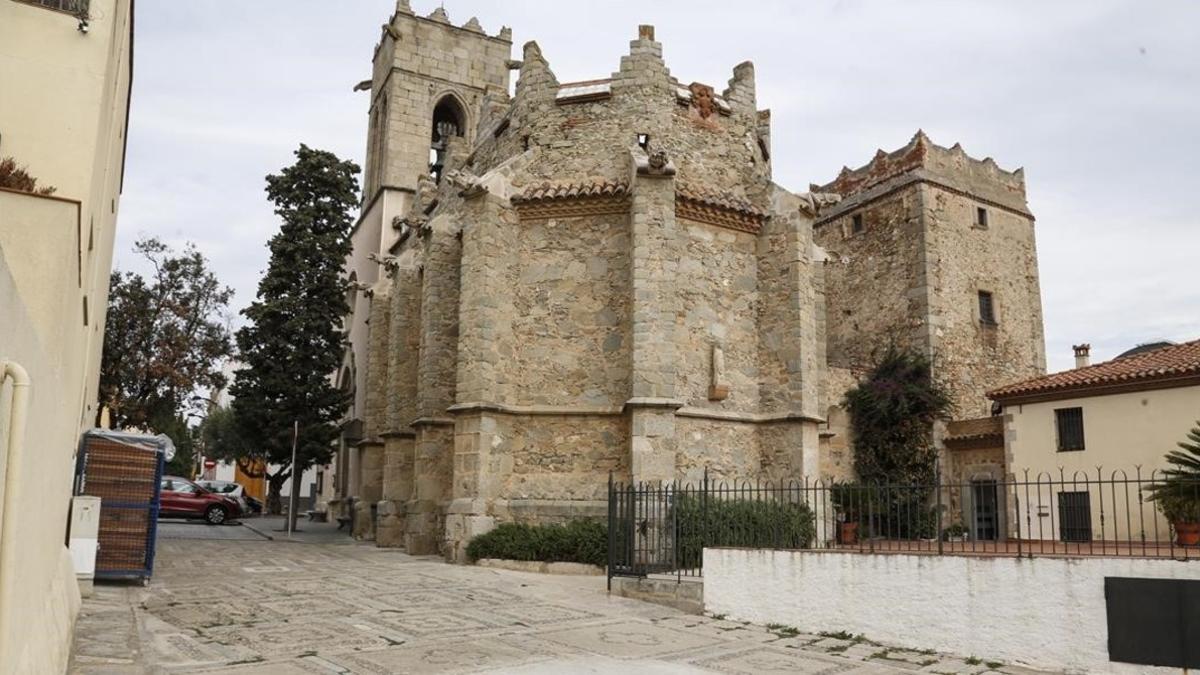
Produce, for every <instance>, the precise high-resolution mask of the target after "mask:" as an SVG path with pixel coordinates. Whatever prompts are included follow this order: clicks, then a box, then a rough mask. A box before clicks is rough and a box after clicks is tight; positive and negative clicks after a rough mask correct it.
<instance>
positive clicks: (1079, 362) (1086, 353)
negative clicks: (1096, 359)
mask: <svg viewBox="0 0 1200 675" xmlns="http://www.w3.org/2000/svg"><path fill="white" fill-rule="evenodd" d="M1071 349H1074V350H1075V367H1076V368H1084V367H1087V366H1090V365H1091V364H1092V359H1091V356H1090V355H1091V352H1092V346H1091V345H1089V344H1087V343H1084V344H1081V345H1073V346H1072V347H1071Z"/></svg>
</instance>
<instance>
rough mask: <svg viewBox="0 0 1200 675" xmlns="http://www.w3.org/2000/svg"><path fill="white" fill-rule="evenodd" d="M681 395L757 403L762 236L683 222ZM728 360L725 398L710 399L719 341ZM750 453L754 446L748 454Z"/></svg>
mask: <svg viewBox="0 0 1200 675" xmlns="http://www.w3.org/2000/svg"><path fill="white" fill-rule="evenodd" d="M679 235H680V238H681V240H682V241H681V243H680V246H679V263H678V267H677V273H676V276H675V287H676V288H675V293H677V294H678V296H679V320H678V324H677V329H678V333H677V334H676V336H677V340H678V343H679V346H678V348H677V354H678V355H679V358H678V361H677V363H676V382H677V384H676V387H675V396H676V397H677V398H678V399H679V400H681V401H683V402H684V403H685V404H686V405H689V406H696V407H701V408H706V409H716V410H731V411H732V410H736V411H741V412H751V411H755V410H757V409H758V405H759V390H758V379H759V370H760V368H759V353H758V304H759V302H758V297H759V294H758V269H757V258H756V248H757V238H756V237H755V235H753V234H750V233H748V232H735V231H731V230H727V229H722V228H718V227H714V226H712V225H708V224H702V223H694V222H688V221H681V222H680V228H679ZM714 347H716V348H719V349H720V350H721V351H722V355H723V358H724V362H725V364H724V365H725V367H724V382H723V384H725V385H727V392H726V393H724V394H723V395H725V398H723V399H720V400H710V399H712V397H710V388H711V386H712V384H713V378H712V358H713V348H714ZM748 454H751V453H748Z"/></svg>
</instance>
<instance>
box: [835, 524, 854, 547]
mask: <svg viewBox="0 0 1200 675" xmlns="http://www.w3.org/2000/svg"><path fill="white" fill-rule="evenodd" d="M838 543H840V544H843V545H851V544H857V543H858V522H857V521H855V522H849V523H842V526H841V528H840V529H839V530H838Z"/></svg>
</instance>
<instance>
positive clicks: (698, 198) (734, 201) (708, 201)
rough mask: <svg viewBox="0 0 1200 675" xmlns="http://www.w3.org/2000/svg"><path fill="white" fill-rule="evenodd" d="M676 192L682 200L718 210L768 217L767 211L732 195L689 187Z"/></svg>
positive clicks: (682, 186)
mask: <svg viewBox="0 0 1200 675" xmlns="http://www.w3.org/2000/svg"><path fill="white" fill-rule="evenodd" d="M675 192H676V193H677V194H678V196H679V197H680V198H682V199H690V200H691V201H694V202H699V203H701V204H704V205H706V206H715V207H717V208H722V209H728V210H730V211H737V212H739V213H745V214H747V215H751V216H756V217H759V218H761V217H764V216H766V215H767V212H766V211H763V210H762V209H760V208H758V207H757V206H755V205H753V204H751V203H750V202H748V201H746V200H744V199H741V198H739V197H735V196H733V195H730V194H724V193H717V192H709V191H707V190H699V189H696V188H693V187H690V186H687V185H678V186H676V188H675Z"/></svg>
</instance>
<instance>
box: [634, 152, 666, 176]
mask: <svg viewBox="0 0 1200 675" xmlns="http://www.w3.org/2000/svg"><path fill="white" fill-rule="evenodd" d="M634 162H635V163H636V164H637V172H638V173H639V174H641V175H643V176H674V175H675V163H674V162H672V161H671V158H670V157H668V156H667V153H666V152H665V151H663V150H652V149H650V148H646V154H645V155H642V154H641V153H640V152H638V153H635V156H634Z"/></svg>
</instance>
